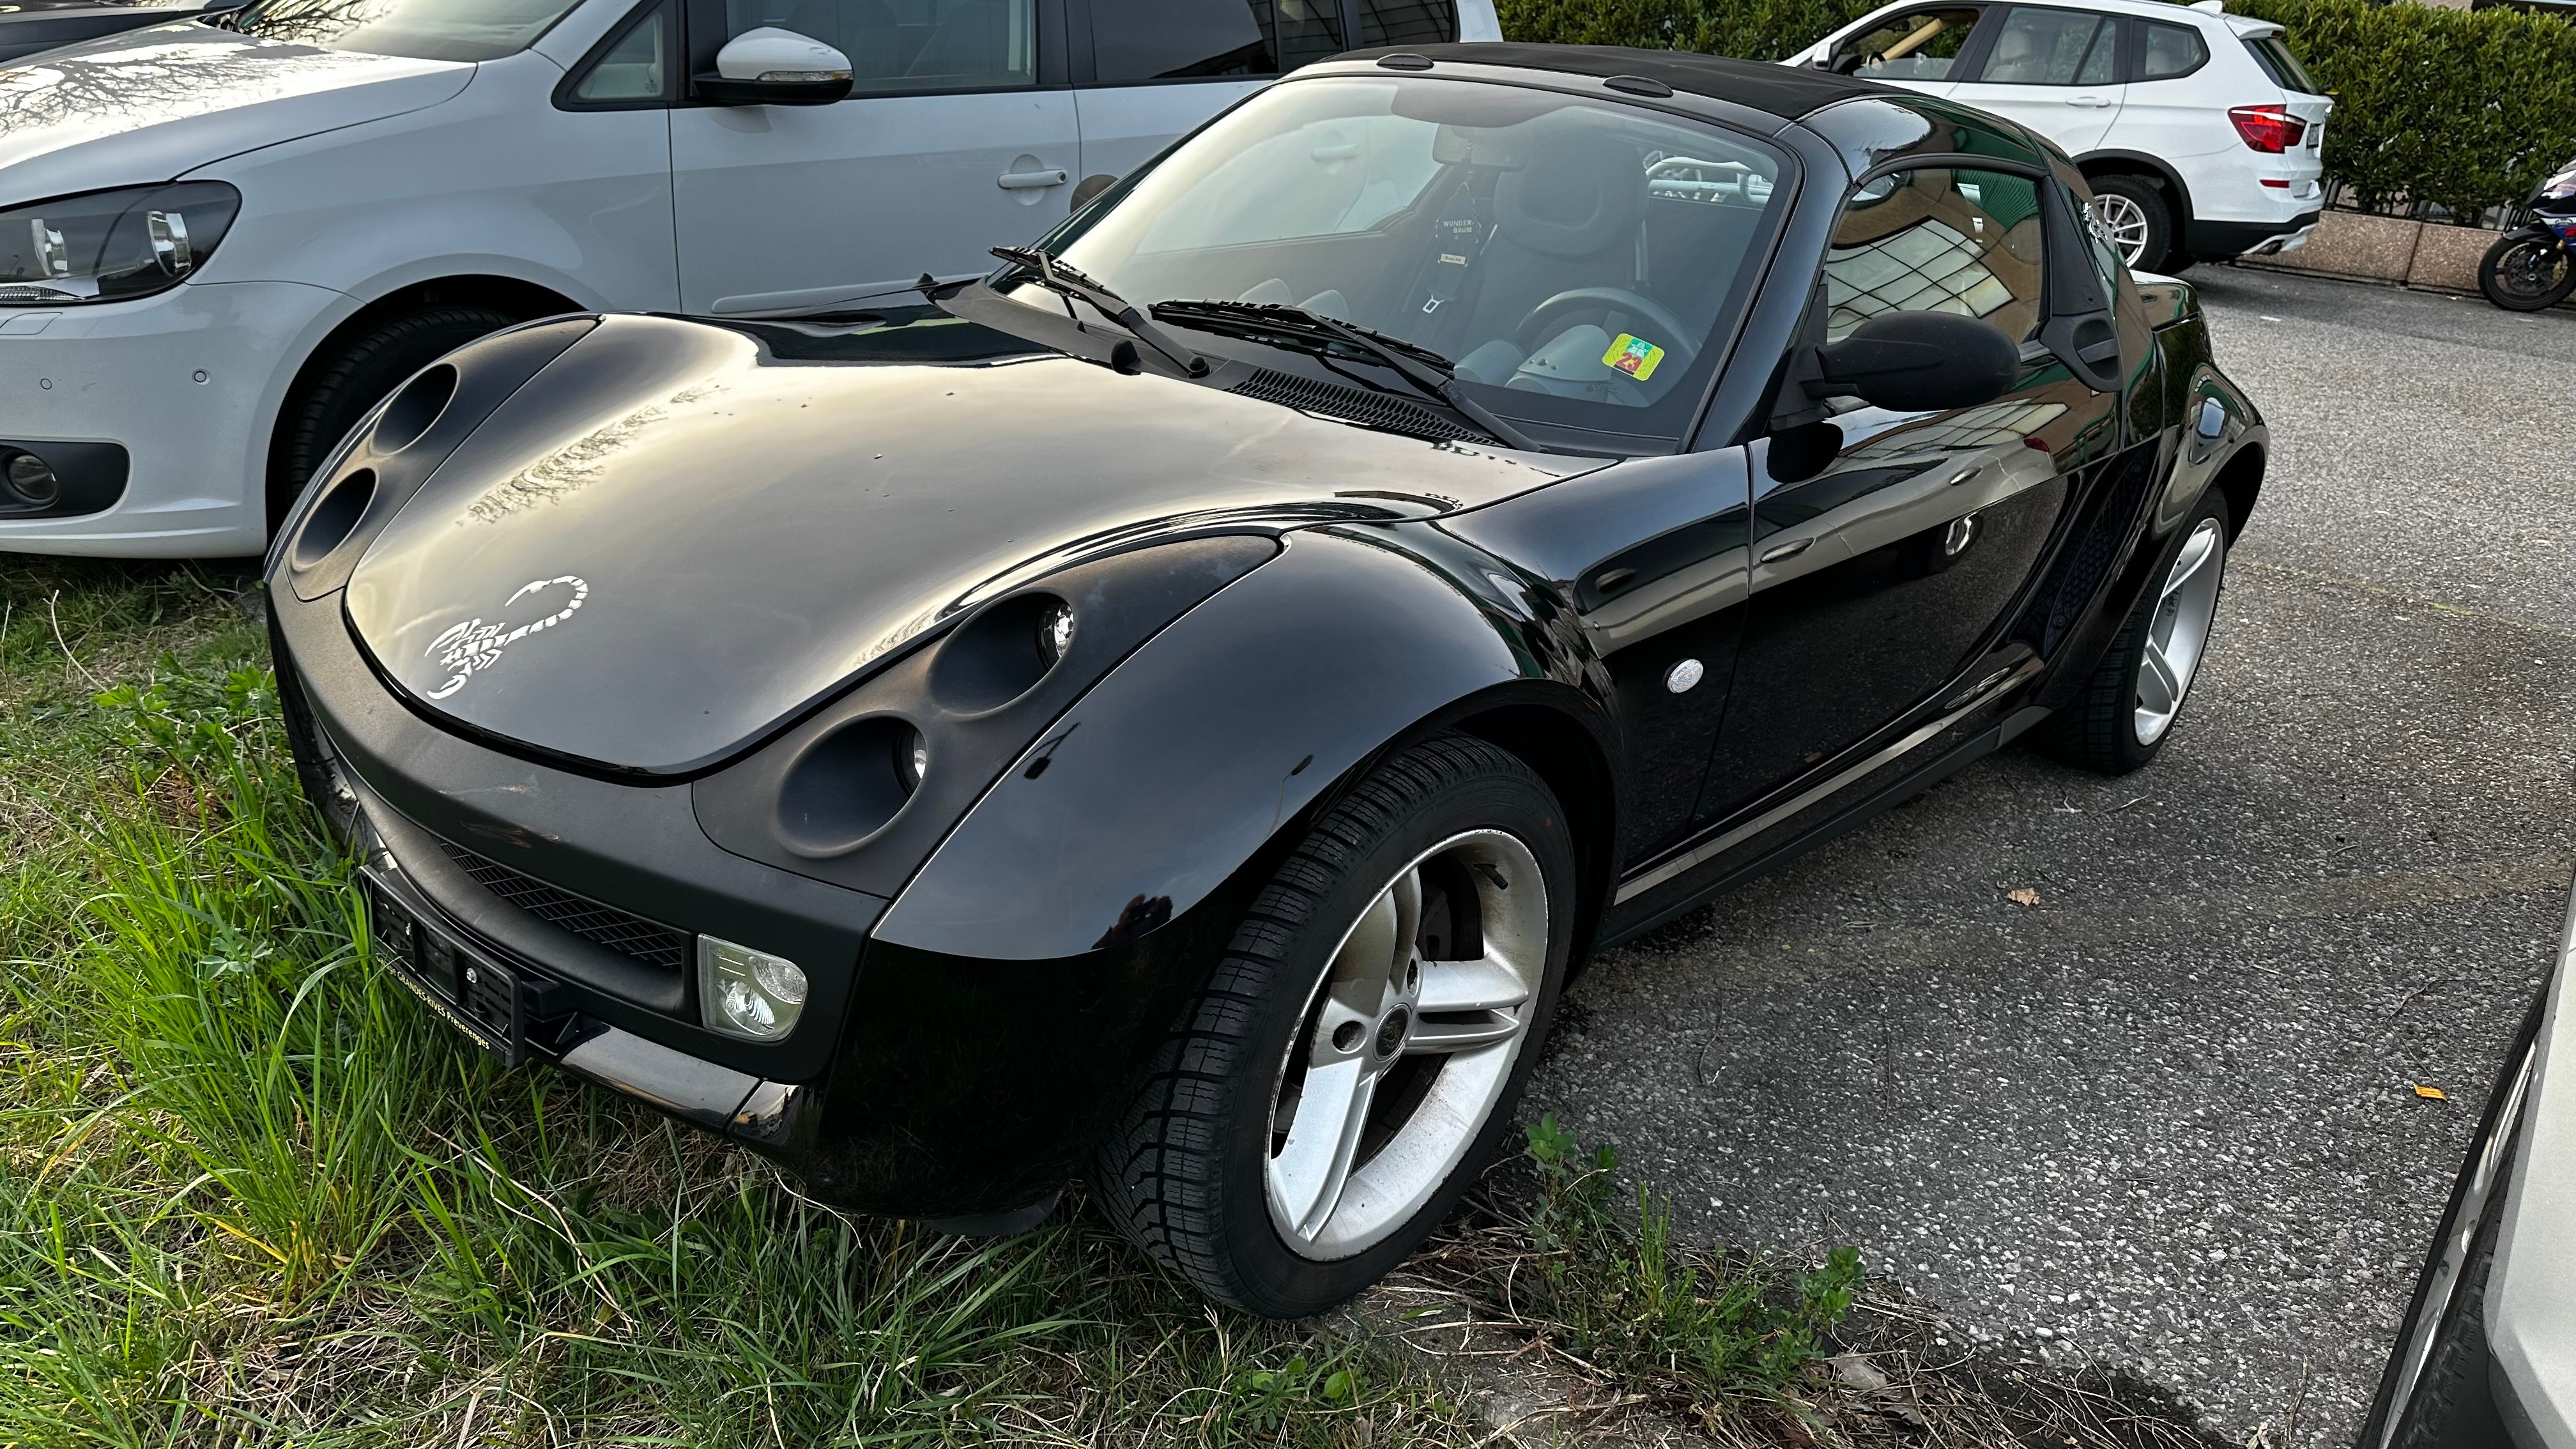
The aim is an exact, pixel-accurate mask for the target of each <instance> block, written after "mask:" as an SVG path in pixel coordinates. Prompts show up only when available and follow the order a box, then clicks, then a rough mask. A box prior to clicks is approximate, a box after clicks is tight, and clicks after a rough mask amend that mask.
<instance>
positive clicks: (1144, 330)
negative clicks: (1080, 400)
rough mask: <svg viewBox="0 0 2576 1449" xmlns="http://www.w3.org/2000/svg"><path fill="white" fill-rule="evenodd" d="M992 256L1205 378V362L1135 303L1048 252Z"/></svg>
mask: <svg viewBox="0 0 2576 1449" xmlns="http://www.w3.org/2000/svg"><path fill="white" fill-rule="evenodd" d="M993 255H995V256H997V257H1000V258H1001V259H1002V260H1003V261H1006V262H1009V263H1010V264H1011V265H1013V266H1015V267H1018V268H1020V269H1021V270H1022V271H1023V272H1024V273H1026V274H1027V276H1028V279H1029V280H1030V281H1032V282H1035V283H1037V284H1038V285H1039V286H1041V287H1044V288H1046V289H1047V290H1048V291H1050V292H1053V293H1055V294H1056V295H1057V296H1059V297H1072V298H1075V299H1076V300H1079V301H1083V302H1088V303H1090V304H1091V305H1092V306H1093V307H1096V308H1098V309H1099V311H1100V313H1101V315H1102V316H1105V317H1107V318H1108V319H1109V320H1110V321H1112V322H1115V323H1117V324H1118V325H1119V326H1121V327H1124V328H1126V329H1127V330H1128V331H1129V332H1132V333H1134V334H1135V335H1136V340H1137V341H1139V342H1142V343H1144V344H1145V345H1146V346H1148V347H1150V348H1152V349H1154V350H1155V351H1156V352H1159V353H1161V354H1163V355H1164V356H1165V357H1168V358H1170V359H1171V360H1172V365H1173V366H1174V367H1177V368H1179V369H1180V370H1181V371H1183V372H1186V373H1188V374H1189V375H1190V376H1192V377H1205V376H1207V374H1208V364H1207V359H1206V358H1204V357H1201V356H1199V355H1198V354H1197V353H1195V352H1192V351H1191V350H1190V349H1188V348H1187V347H1184V346H1182V345H1181V343H1180V342H1179V340H1178V339H1176V338H1174V337H1173V336H1172V334H1170V333H1168V332H1166V331H1164V330H1163V329H1162V328H1160V327H1157V326H1155V325H1154V320H1153V319H1152V318H1150V317H1148V316H1146V315H1145V314H1144V313H1143V312H1142V311H1140V310H1138V308H1137V306H1136V304H1135V303H1133V302H1130V301H1128V300H1127V299H1126V298H1124V297H1121V296H1119V295H1118V294H1117V293H1116V292H1113V291H1111V290H1109V289H1108V288H1107V287H1104V286H1102V285H1101V284H1100V283H1098V282H1095V281H1093V280H1092V279H1091V278H1089V277H1087V276H1084V275H1083V274H1082V273H1081V272H1079V271H1076V270H1075V269H1074V268H1072V267H1069V266H1067V265H1065V264H1064V263H1063V262H1060V261H1058V260H1056V258H1055V254H1054V253H1052V252H1048V251H1044V250H1041V249H1039V248H1037V247H995V248H993Z"/></svg>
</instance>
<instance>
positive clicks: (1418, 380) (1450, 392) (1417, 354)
mask: <svg viewBox="0 0 2576 1449" xmlns="http://www.w3.org/2000/svg"><path fill="white" fill-rule="evenodd" d="M1154 315H1155V316H1157V317H1162V318H1165V319H1168V320H1170V321H1173V322H1178V323H1180V324H1181V325H1182V326H1184V327H1206V328H1208V329H1209V330H1210V331H1222V332H1228V333H1233V334H1237V335H1242V336H1249V337H1251V338H1252V339H1253V340H1254V341H1259V340H1261V338H1262V334H1264V333H1267V334H1269V335H1271V336H1272V337H1282V336H1284V337H1293V338H1302V339H1306V340H1310V341H1311V340H1329V341H1333V342H1339V343H1342V344H1343V345H1345V346H1348V347H1352V348H1355V349H1357V350H1359V351H1360V352H1363V353H1366V354H1368V355H1369V356H1370V357H1373V358H1375V359H1376V360H1377V361H1378V362H1379V363H1381V364H1383V365H1384V366H1385V367H1386V368H1387V369H1388V370H1389V371H1391V372H1393V373H1394V374H1395V375H1396V376H1398V377H1401V378H1403V379H1404V380H1405V381H1406V382H1409V383H1411V384H1413V386H1414V388H1415V390H1417V391H1419V392H1421V393H1423V394H1424V395H1426V396H1428V397H1430V398H1431V399H1432V400H1433V401H1435V402H1438V403H1441V404H1443V405H1445V406H1447V407H1449V408H1451V409H1453V410H1454V411H1456V412H1457V413H1458V415H1459V416H1461V417H1463V418H1465V419H1466V420H1467V421H1469V422H1471V423H1474V424H1475V425H1476V426H1478V427H1480V428H1483V429H1484V430H1485V431H1486V432H1488V433H1491V434H1493V435H1494V436H1495V437H1497V438H1500V439H1502V440H1503V441H1504V442H1505V443H1508V444H1510V445H1511V446H1512V447H1515V448H1521V449H1525V450H1527V451H1529V452H1533V453H1544V452H1546V451H1547V449H1545V448H1543V447H1541V446H1540V445H1539V444H1538V443H1536V442H1535V441H1533V440H1532V439H1531V438H1530V436H1529V434H1527V433H1524V432H1522V431H1521V430H1520V429H1519V428H1517V427H1515V426H1513V425H1512V424H1510V423H1507V422H1504V421H1503V420H1502V419H1501V418H1498V417H1496V416H1494V415H1493V413H1492V412H1490V411H1488V410H1487V409H1486V408H1485V406H1484V405H1483V404H1481V403H1479V402H1477V401H1475V400H1474V399H1473V398H1470V397H1468V396H1467V395H1466V394H1465V393H1464V392H1462V391H1460V390H1459V387H1458V369H1457V365H1456V364H1455V363H1452V362H1451V361H1450V360H1449V359H1448V358H1445V357H1443V356H1441V355H1440V354H1439V353H1437V352H1434V351H1432V350H1431V349H1430V348H1428V347H1422V346H1418V345H1416V344H1414V343H1411V342H1407V341H1405V340H1404V339H1403V338H1401V337H1393V336H1389V335H1388V334H1386V333H1384V332H1380V331H1378V330H1377V329H1376V328H1374V327H1362V326H1360V325H1359V324H1358V323H1356V322H1345V321H1343V320H1342V319H1340V318H1339V317H1328V316H1326V315H1325V314H1323V313H1321V312H1317V311H1315V310H1313V309H1312V308H1307V307H1292V306H1289V305H1287V304H1286V303H1282V302H1226V301H1218V300H1209V301H1199V302H1157V303H1155V304H1154Z"/></svg>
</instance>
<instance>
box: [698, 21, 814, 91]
mask: <svg viewBox="0 0 2576 1449" xmlns="http://www.w3.org/2000/svg"><path fill="white" fill-rule="evenodd" d="M695 85H696V88H697V92H698V94H699V95H700V96H701V97H703V98H705V99H707V100H710V101H714V102H716V103H717V104H719V105H727V106H827V105H830V104H831V103H832V102H834V101H837V100H839V99H841V98H842V97H844V96H846V95H848V94H849V93H850V58H849V57H848V56H846V55H843V54H841V53H840V52H839V51H837V50H834V49H833V48H832V47H830V46H828V45H825V44H824V43H823V42H821V41H819V40H816V39H814V38H813V37H812V36H809V35H799V34H797V33H796V32H795V31H793V30H781V29H779V28H778V27H777V26H774V25H764V26H762V27H760V28H759V29H757V30H746V31H744V32H743V33H742V34H740V35H737V36H735V37H734V38H733V39H731V40H728V41H726V42H725V46H724V49H722V50H719V51H717V52H716V69H715V74H713V75H701V76H698V77H697V78H696V80H695Z"/></svg>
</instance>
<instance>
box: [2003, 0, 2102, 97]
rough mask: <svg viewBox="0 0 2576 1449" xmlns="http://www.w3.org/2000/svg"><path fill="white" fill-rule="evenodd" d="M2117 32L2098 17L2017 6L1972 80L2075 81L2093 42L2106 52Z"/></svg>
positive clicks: (2033, 83) (2068, 83)
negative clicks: (1983, 66) (1982, 71)
mask: <svg viewBox="0 0 2576 1449" xmlns="http://www.w3.org/2000/svg"><path fill="white" fill-rule="evenodd" d="M2117 33H2118V28H2117V27H2115V26H2110V25H2105V24H2103V23H2102V18H2101V17H2100V16H2098V15H2085V14H2081V13H2078V12H2076V11H2073V10H2032V9H2024V8H2021V7H2019V6H2016V7H2014V9H2013V10H2012V12H2011V13H2010V14H2008V15H2006V16H2005V17H2004V26H2003V29H2002V30H2001V31H2000V32H1998V33H1997V34H1996V36H1995V49H1994V53H1993V54H1991V55H1989V56H1987V57H1986V68H1985V73H1984V74H1982V75H1980V76H1978V77H1977V79H1979V80H1981V81H1985V82H1987V83H1988V84H1992V85H2024V86H2071V85H2075V84H2077V77H2078V76H2080V75H2081V74H2082V73H2083V71H2084V62H2085V60H2086V58H2087V57H2089V56H2090V55H2091V54H2092V52H2093V48H2094V46H2095V45H2096V44H2099V45H2100V46H2101V47H2102V48H2103V49H2104V50H2105V51H2107V50H2109V49H2110V48H2111V44H2112V37H2113V36H2114V35H2116V34H2117Z"/></svg>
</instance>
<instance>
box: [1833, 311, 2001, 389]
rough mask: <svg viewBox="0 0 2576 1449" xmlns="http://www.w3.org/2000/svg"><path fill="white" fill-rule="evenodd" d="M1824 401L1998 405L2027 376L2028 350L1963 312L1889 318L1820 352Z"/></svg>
mask: <svg viewBox="0 0 2576 1449" xmlns="http://www.w3.org/2000/svg"><path fill="white" fill-rule="evenodd" d="M1814 363H1815V370H1814V372H1813V374H1812V375H1811V376H1810V378H1809V379H1808V381H1807V383H1806V389H1807V391H1808V393H1809V394H1811V395H1813V396H1816V397H1838V396H1845V395H1848V396H1852V397H1857V398H1859V399H1860V400H1861V401H1863V402H1865V403H1868V404H1869V405H1870V406H1872V407H1881V408H1886V409H1888V410H1890V411H1892V412H1900V413H1924V412H1940V411H1943V410H1946V409H1949V408H1971V407H1975V406H1976V405H1977V404H1979V403H1985V402H1993V401H1994V400H1995V399H1996V398H1999V397H2002V396H2003V395H2004V394H2005V393H2007V392H2009V391H2011V390H2012V385H2013V382H2014V381H2015V380H2016V379H2017V378H2019V377H2020V376H2021V348H2020V347H2019V346H2018V345H2017V344H2015V343H2014V341H2013V340H2012V339H2011V338H2009V337H2006V336H2005V335H2004V334H2003V331H2002V329H2000V328H1997V327H1995V326H1993V325H1991V324H1989V323H1985V322H1980V321H1978V320H1977V319H1976V318H1974V317H1963V316H1961V315H1959V314H1958V313H1955V312H1888V313H1884V314H1882V315H1880V316H1876V317H1872V318H1870V319H1869V320H1868V321H1866V322H1863V323H1862V324H1860V326H1858V327H1856V328H1853V329H1852V334H1851V335H1850V336H1849V337H1846V338H1844V339H1843V340H1842V341H1840V342H1828V343H1825V344H1824V345H1822V346H1820V347H1818V348H1816V349H1815V352H1814Z"/></svg>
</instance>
